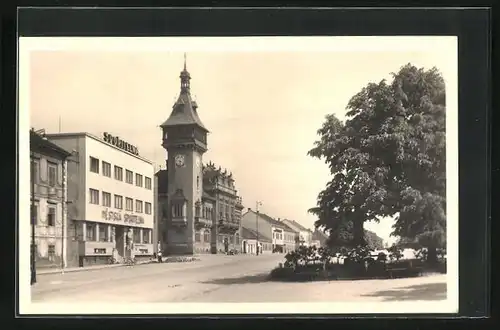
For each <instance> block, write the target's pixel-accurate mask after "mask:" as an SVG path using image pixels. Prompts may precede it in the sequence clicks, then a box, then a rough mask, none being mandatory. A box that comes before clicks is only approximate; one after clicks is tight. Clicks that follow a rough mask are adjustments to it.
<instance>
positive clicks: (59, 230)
mask: <svg viewBox="0 0 500 330" xmlns="http://www.w3.org/2000/svg"><path fill="white" fill-rule="evenodd" d="M70 155H71V153H70V152H67V151H66V150H64V149H63V148H61V147H59V146H58V145H56V144H54V143H52V142H50V141H48V140H47V139H46V138H45V137H44V136H43V135H40V134H38V133H36V132H35V131H34V130H31V131H30V160H31V180H30V181H31V196H32V200H31V203H32V205H31V206H32V207H31V221H32V223H34V225H35V245H34V246H31V251H32V252H31V253H35V261H36V267H37V268H45V267H64V266H65V264H66V251H67V246H66V240H65V237H66V235H65V231H66V229H65V227H66V226H67V223H66V221H67V220H66V201H67V181H66V178H67V174H66V171H67V161H66V159H67V157H69V156H70Z"/></svg>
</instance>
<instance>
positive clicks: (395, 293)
mask: <svg viewBox="0 0 500 330" xmlns="http://www.w3.org/2000/svg"><path fill="white" fill-rule="evenodd" d="M363 296H364V297H383V298H384V301H402V300H403V301H404V300H445V299H446V283H429V284H419V285H412V286H405V287H401V288H397V289H393V290H384V291H376V292H373V293H370V294H366V295H363Z"/></svg>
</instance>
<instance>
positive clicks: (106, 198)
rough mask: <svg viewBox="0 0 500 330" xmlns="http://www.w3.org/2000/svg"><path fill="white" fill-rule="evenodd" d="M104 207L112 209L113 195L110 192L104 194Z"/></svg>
mask: <svg viewBox="0 0 500 330" xmlns="http://www.w3.org/2000/svg"><path fill="white" fill-rule="evenodd" d="M102 206H107V207H111V194H110V193H108V192H105V191H103V192H102Z"/></svg>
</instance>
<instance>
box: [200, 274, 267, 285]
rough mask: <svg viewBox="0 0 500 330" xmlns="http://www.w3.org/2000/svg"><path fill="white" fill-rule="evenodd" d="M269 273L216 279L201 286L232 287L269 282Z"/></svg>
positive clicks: (204, 282)
mask: <svg viewBox="0 0 500 330" xmlns="http://www.w3.org/2000/svg"><path fill="white" fill-rule="evenodd" d="M269 281H270V279H269V273H262V274H257V275H247V276H242V277H230V278H217V279H213V280H209V281H203V282H201V283H203V284H218V285H233V284H257V283H264V282H269Z"/></svg>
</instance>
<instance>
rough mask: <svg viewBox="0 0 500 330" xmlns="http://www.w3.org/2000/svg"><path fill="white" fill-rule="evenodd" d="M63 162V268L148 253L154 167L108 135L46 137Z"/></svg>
mask: <svg viewBox="0 0 500 330" xmlns="http://www.w3.org/2000/svg"><path fill="white" fill-rule="evenodd" d="M46 136H47V138H48V139H49V140H50V141H52V142H53V143H55V144H57V145H58V146H59V147H61V148H63V149H65V150H66V151H72V152H73V153H74V154H73V155H72V156H71V157H70V158H69V159H68V203H69V204H68V231H69V232H68V235H69V237H70V238H71V240H70V242H69V244H68V256H69V259H68V265H70V266H80V267H83V266H87V265H93V264H105V263H109V262H110V259H111V257H114V258H115V259H116V260H117V261H118V262H120V261H122V260H123V258H124V257H128V256H132V255H133V256H135V257H136V258H150V257H151V256H152V255H153V245H154V244H153V233H152V231H153V228H154V215H153V212H154V208H153V204H154V187H153V184H154V181H153V176H154V167H153V164H152V162H151V161H149V160H147V159H145V158H143V157H141V156H139V152H138V149H137V148H136V147H135V146H133V145H131V144H129V143H127V142H125V141H123V140H122V139H120V138H119V137H116V136H112V135H110V134H108V133H104V134H103V138H99V137H97V136H94V135H92V134H89V133H61V134H47V135H46Z"/></svg>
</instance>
